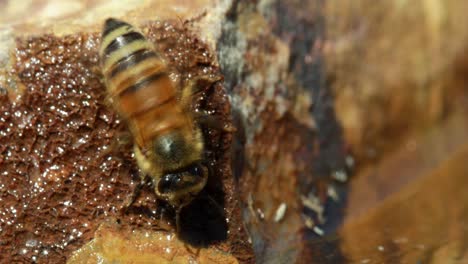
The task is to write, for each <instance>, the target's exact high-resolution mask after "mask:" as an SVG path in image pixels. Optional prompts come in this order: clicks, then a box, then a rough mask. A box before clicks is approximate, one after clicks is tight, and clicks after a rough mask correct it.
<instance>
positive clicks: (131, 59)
mask: <svg viewBox="0 0 468 264" xmlns="http://www.w3.org/2000/svg"><path fill="white" fill-rule="evenodd" d="M154 57H157V55H156V53H154V51H152V50H148V49H140V50H137V51H135V52H133V53H132V54H130V55H128V56H127V57H124V58H121V59H120V60H118V61H117V62H116V63H115V65H116V66H115V67H114V68H113V69H112V71H111V72H110V74H109V76H110V78H112V77H114V76H116V75H117V74H118V73H120V72H123V71H125V70H127V69H128V68H130V67H132V66H135V65H137V64H138V63H140V62H142V61H144V60H146V59H148V58H154Z"/></svg>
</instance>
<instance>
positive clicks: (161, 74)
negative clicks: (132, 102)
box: [119, 71, 167, 96]
mask: <svg viewBox="0 0 468 264" xmlns="http://www.w3.org/2000/svg"><path fill="white" fill-rule="evenodd" d="M164 76H167V73H166V72H164V71H162V72H157V73H154V74H152V75H150V76H147V77H146V78H143V79H142V80H141V81H139V82H137V83H135V84H133V85H130V86H128V87H127V88H125V89H124V90H122V92H120V94H119V96H125V95H126V94H129V93H135V92H137V91H138V90H139V89H141V88H144V87H145V86H146V85H149V84H150V83H152V82H154V81H157V80H159V79H160V78H162V77H164Z"/></svg>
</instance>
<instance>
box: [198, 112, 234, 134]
mask: <svg viewBox="0 0 468 264" xmlns="http://www.w3.org/2000/svg"><path fill="white" fill-rule="evenodd" d="M194 114H195V119H196V120H197V122H198V123H199V124H201V125H204V126H206V127H209V128H212V129H215V130H218V131H224V132H227V133H233V132H236V128H235V127H234V126H233V125H231V124H226V123H225V122H223V121H222V120H221V119H220V118H219V117H217V116H214V115H211V114H209V113H208V112H206V111H199V112H195V113H194Z"/></svg>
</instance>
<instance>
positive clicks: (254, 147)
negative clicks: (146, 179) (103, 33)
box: [0, 0, 468, 263]
mask: <svg viewBox="0 0 468 264" xmlns="http://www.w3.org/2000/svg"><path fill="white" fill-rule="evenodd" d="M12 2H13V1H11V2H10V1H4V2H2V3H0V7H4V8H5V10H7V12H6V15H5V16H2V18H0V23H2V25H1V26H0V43H1V44H3V45H0V88H1V89H0V91H1V98H0V99H1V104H0V173H1V175H0V199H1V200H0V201H1V202H0V228H1V229H0V237H1V243H0V259H2V260H4V259H5V260H9V261H19V262H38V263H50V262H53V263H56V262H58V263H64V262H66V261H67V260H68V261H70V262H71V263H83V262H84V263H95V262H96V261H97V259H104V260H105V261H109V262H110V261H113V260H117V259H119V260H120V261H121V262H129V261H130V260H129V259H128V258H127V259H124V258H125V257H128V256H130V257H129V258H135V259H139V260H141V261H146V260H148V259H153V260H154V259H158V260H159V261H160V262H161V263H164V262H171V261H173V262H174V261H177V262H180V263H190V262H198V263H254V262H257V263H381V262H386V263H387V262H388V263H394V262H428V263H446V262H444V261H446V260H452V261H454V262H455V263H456V262H462V261H464V260H465V259H466V252H465V251H466V250H465V247H464V246H463V245H464V244H465V241H464V238H463V234H464V231H463V230H464V226H465V225H466V220H465V219H466V217H465V216H466V212H467V209H466V206H465V205H464V204H465V201H466V195H465V194H464V192H463V186H465V185H466V183H465V180H464V178H466V177H464V175H466V173H467V170H466V168H465V167H464V165H463V164H464V162H463V160H464V159H465V158H466V136H465V134H466V133H465V131H466V123H467V122H466V118H465V116H466V107H464V105H466V83H467V82H466V81H467V80H466V73H467V69H468V67H467V65H468V60H467V58H468V57H467V56H466V51H467V50H468V49H467V48H466V47H467V45H466V43H467V41H466V39H467V36H468V35H467V33H466V32H468V31H466V29H465V27H463V26H462V25H465V24H466V23H463V21H466V18H465V15H464V13H463V10H466V4H465V3H463V2H460V1H456V0H450V1H446V2H444V3H442V2H440V3H439V2H437V1H398V2H385V3H384V2H375V1H370V0H360V1H358V2H356V3H354V2H353V3H352V4H351V3H339V2H324V1H317V0H306V1H299V0H297V1H296V0H295V1H288V2H287V3H286V2H284V1H269V0H262V1H215V2H214V3H211V2H209V3H208V1H184V0H180V1H141V2H138V3H137V2H135V3H134V4H132V5H129V4H128V3H127V2H121V3H118V4H115V3H114V4H112V3H108V1H93V2H92V3H91V2H89V1H67V2H66V3H65V2H64V3H62V4H61V3H59V2H57V1H42V2H34V3H33V4H30V5H28V4H25V5H23V6H15V4H12ZM72 7H73V8H72ZM70 10H74V11H73V12H71V11H70ZM25 13H31V14H34V15H31V16H30V17H27V18H24V14H25ZM109 13H112V14H113V15H114V16H116V17H119V18H121V19H124V20H126V21H129V22H130V23H132V24H134V25H136V26H137V27H139V28H141V29H142V30H143V32H144V33H145V35H147V36H148V38H149V39H150V40H151V41H152V42H153V43H155V44H157V45H156V47H157V49H159V50H160V51H161V52H162V54H163V55H164V56H165V58H167V60H168V62H169V64H170V66H171V68H172V69H173V74H172V75H171V77H172V78H173V79H174V80H176V81H177V82H181V83H183V82H185V81H187V80H189V79H190V78H193V77H194V76H197V75H200V74H207V73H208V74H209V73H211V74H213V75H216V76H222V77H223V82H222V83H216V84H213V85H211V84H206V86H205V87H204V89H203V90H202V92H201V93H200V94H199V95H197V96H196V97H195V98H194V104H193V108H194V109H199V110H206V111H208V112H210V113H212V114H213V115H215V116H216V117H218V118H219V119H220V120H221V123H222V126H224V127H226V128H229V129H227V131H220V130H217V129H213V128H209V127H205V126H202V128H203V133H204V137H205V140H206V142H207V148H208V153H207V160H208V161H209V163H210V164H211V166H212V168H213V171H214V176H213V177H210V181H209V184H208V186H207V188H206V189H205V190H204V191H203V192H202V193H201V195H200V197H199V198H198V199H196V200H195V201H194V202H193V203H192V204H191V205H190V206H189V207H187V208H186V209H184V210H183V212H182V226H183V228H182V230H181V232H179V233H178V235H175V233H174V230H173V224H174V212H173V211H172V210H171V209H170V208H168V207H167V206H166V205H164V204H163V203H158V202H157V201H156V199H155V196H154V194H153V192H152V190H151V187H150V186H145V187H144V188H143V190H142V193H141V195H140V197H139V198H138V199H137V201H136V203H135V204H134V206H132V207H131V208H130V210H129V211H128V212H127V214H122V213H121V212H120V208H121V206H122V205H123V204H124V202H125V199H126V198H127V197H128V196H129V195H131V193H132V191H133V189H134V188H135V186H136V184H137V183H138V181H139V175H138V174H139V170H138V167H137V166H136V164H135V161H134V158H133V155H132V152H131V148H132V147H131V146H132V142H131V138H129V135H128V130H127V128H126V127H125V124H123V123H122V121H121V120H120V119H119V117H118V116H117V115H116V114H115V112H114V111H113V109H112V108H111V107H110V105H109V104H108V102H107V99H106V94H105V88H104V86H103V83H102V80H101V78H102V76H101V74H100V70H99V64H98V61H97V47H98V45H99V41H100V40H99V34H100V33H99V32H100V30H101V26H102V21H104V19H106V18H107V17H108V14H109ZM38 21H41V23H38ZM233 127H234V128H235V129H232V128H233ZM353 172H354V175H353V176H352V177H351V173H353ZM348 180H349V182H348ZM162 240H163V241H162ZM126 241H132V242H131V243H130V244H126ZM156 241H159V242H156ZM113 247H114V248H113ZM116 249H119V250H116ZM197 251H198V254H197ZM123 255H125V256H123Z"/></svg>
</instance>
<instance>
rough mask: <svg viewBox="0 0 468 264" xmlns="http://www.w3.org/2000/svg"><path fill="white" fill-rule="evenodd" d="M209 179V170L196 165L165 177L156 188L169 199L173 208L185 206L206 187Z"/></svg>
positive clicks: (157, 191)
mask: <svg viewBox="0 0 468 264" xmlns="http://www.w3.org/2000/svg"><path fill="white" fill-rule="evenodd" d="M207 178H208V169H207V168H206V167H205V166H203V165H201V164H199V163H195V164H192V165H190V166H189V167H186V168H184V169H182V170H180V171H176V172H170V173H167V174H165V175H163V176H162V177H161V179H160V180H159V182H158V183H157V186H155V187H156V193H159V194H161V196H166V197H168V199H167V200H168V202H169V203H170V204H172V205H173V206H183V205H185V204H187V203H189V202H190V201H191V200H192V199H193V197H194V196H195V195H196V194H197V193H199V192H200V191H201V190H202V189H203V187H205V185H206V181H207Z"/></svg>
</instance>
